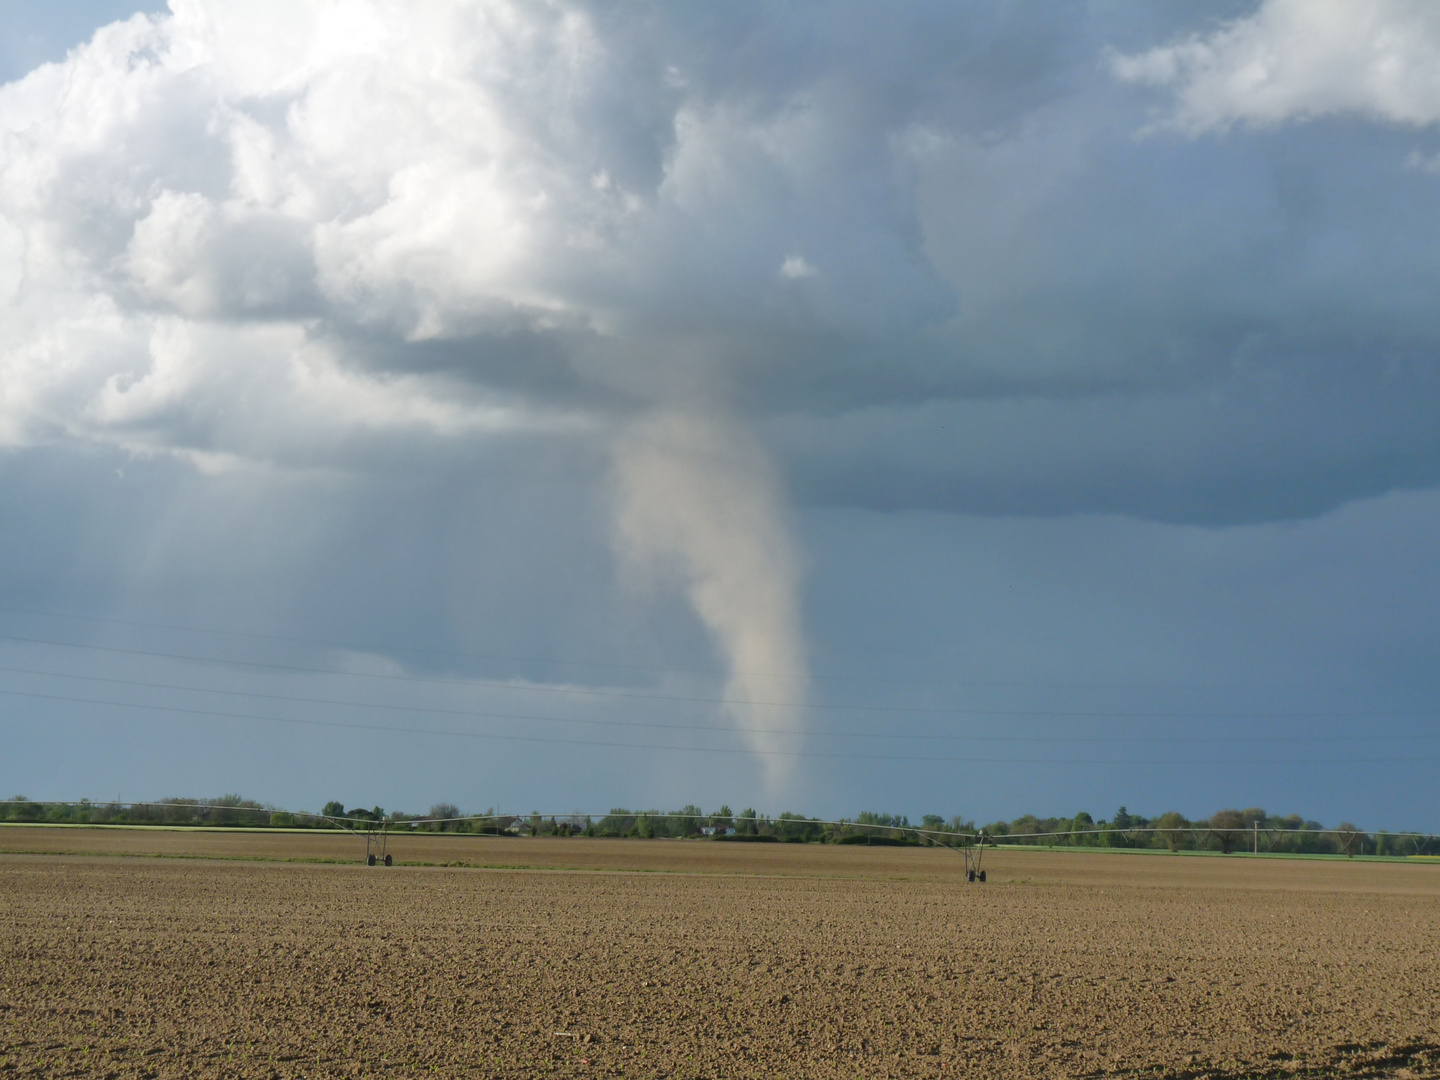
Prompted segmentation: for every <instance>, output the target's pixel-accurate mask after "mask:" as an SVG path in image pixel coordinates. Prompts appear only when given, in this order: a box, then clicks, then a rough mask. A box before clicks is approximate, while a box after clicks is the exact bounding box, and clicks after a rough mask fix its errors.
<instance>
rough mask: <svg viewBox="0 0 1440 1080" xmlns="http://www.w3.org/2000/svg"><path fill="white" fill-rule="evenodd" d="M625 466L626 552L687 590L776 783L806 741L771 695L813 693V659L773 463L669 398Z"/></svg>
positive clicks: (638, 431)
mask: <svg viewBox="0 0 1440 1080" xmlns="http://www.w3.org/2000/svg"><path fill="white" fill-rule="evenodd" d="M615 474H616V479H615V486H616V520H615V542H616V547H617V550H618V552H619V554H620V557H621V558H622V559H623V560H624V561H625V563H626V564H627V565H628V566H629V568H630V569H631V570H632V571H633V572H635V573H637V574H638V575H640V576H641V577H642V578H650V579H666V580H670V581H673V582H675V583H677V584H678V585H679V586H680V587H681V588H682V589H683V590H684V591H685V594H686V596H687V597H688V599H689V601H690V604H691V606H692V607H693V608H694V609H695V613H696V615H698V616H699V617H700V619H701V621H702V622H703V623H704V624H705V627H706V629H707V630H708V631H709V632H710V635H711V637H712V639H713V640H714V643H715V648H716V650H717V652H718V653H719V654H720V657H721V659H722V660H723V661H724V663H725V664H726V665H727V668H728V670H729V676H728V679H727V682H726V686H725V698H726V699H727V702H728V704H727V705H725V706H724V707H725V709H726V710H727V711H728V712H729V713H730V714H731V716H732V717H733V718H734V719H735V721H736V723H737V725H738V726H740V727H742V728H744V729H745V730H744V735H745V738H746V740H747V742H748V743H749V745H750V746H751V747H752V748H753V749H754V750H755V751H756V752H757V753H758V754H760V755H762V756H763V760H764V763H765V774H766V778H767V781H768V786H769V787H770V789H771V790H772V791H778V790H779V789H780V788H781V787H782V786H783V782H784V781H785V779H786V777H787V776H788V775H789V773H790V768H791V758H790V757H788V756H787V752H793V751H794V750H796V749H798V746H797V743H796V738H795V736H792V735H787V734H783V733H782V730H781V729H783V728H784V727H785V721H786V720H787V719H788V715H787V714H788V713H789V712H790V710H788V709H787V708H785V707H784V706H777V705H774V704H770V703H769V702H774V701H776V700H777V699H778V700H783V701H800V700H803V695H804V693H805V682H806V665H805V645H804V636H803V633H802V630H801V623H800V610H799V609H800V604H799V587H800V559H799V556H798V554H797V552H796V549H795V541H794V539H793V537H792V535H791V532H790V529H789V527H788V525H787V522H786V513H785V500H784V494H783V491H782V489H781V485H780V481H779V479H778V477H777V476H776V473H775V469H774V467H773V465H772V464H771V462H770V461H769V459H768V458H767V457H766V455H765V453H764V452H763V450H762V449H761V448H760V446H759V444H758V443H757V442H756V441H755V439H754V438H752V437H751V436H750V435H749V434H748V433H747V432H746V431H745V430H744V429H743V428H742V427H740V426H739V425H738V424H736V423H735V422H733V421H729V420H725V419H723V418H720V417H718V416H716V415H715V414H713V413H700V412H696V411H684V410H662V411H659V412H656V413H654V414H653V415H650V416H647V417H645V418H644V419H641V420H639V421H636V422H635V423H633V424H632V425H630V426H629V427H628V428H626V429H625V430H624V431H623V432H622V434H621V435H620V436H619V438H618V439H617V440H616V444H615ZM776 676H779V677H780V678H778V679H777V678H776ZM777 690H778V692H777ZM790 726H791V727H793V726H794V725H793V724H791V725H790Z"/></svg>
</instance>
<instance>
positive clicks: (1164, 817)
mask: <svg viewBox="0 0 1440 1080" xmlns="http://www.w3.org/2000/svg"><path fill="white" fill-rule="evenodd" d="M1189 824H1190V823H1189V822H1188V821H1186V820H1185V815H1184V814H1182V813H1180V812H1179V811H1176V810H1170V811H1168V812H1166V813H1164V814H1161V815H1160V816H1159V817H1158V818H1156V819H1155V828H1156V829H1160V830H1162V831H1161V832H1157V833H1156V834H1155V835H1156V836H1158V837H1159V838H1160V839H1161V840H1163V841H1164V842H1165V846H1166V847H1168V848H1169V849H1170V850H1171V851H1179V850H1180V845H1181V843H1182V842H1183V840H1184V834H1183V833H1179V832H1175V831H1174V830H1176V829H1184V828H1186V827H1187V826H1188V825H1189Z"/></svg>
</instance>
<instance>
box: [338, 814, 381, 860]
mask: <svg viewBox="0 0 1440 1080" xmlns="http://www.w3.org/2000/svg"><path fill="white" fill-rule="evenodd" d="M325 820H326V821H332V822H334V823H335V824H336V825H339V826H340V828H342V829H344V830H345V831H346V832H348V833H351V834H352V835H354V836H363V837H365V865H366V866H375V865H376V864H380V863H383V864H384V865H385V866H394V865H395V856H393V855H391V854H390V853H389V852H388V851H386V850H385V846H386V842H387V841H388V840H389V839H390V822H389V821H388V820H385V819H382V820H380V821H373V820H367V821H366V822H365V831H364V832H363V833H362V832H360V831H358V830H357V829H355V828H353V827H351V825H350V821H351V820H352V819H350V818H337V817H330V818H326V819H325Z"/></svg>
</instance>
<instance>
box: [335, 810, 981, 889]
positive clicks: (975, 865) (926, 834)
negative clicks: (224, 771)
mask: <svg viewBox="0 0 1440 1080" xmlns="http://www.w3.org/2000/svg"><path fill="white" fill-rule="evenodd" d="M309 816H313V817H319V818H322V819H323V820H325V821H330V822H333V823H334V824H336V825H338V826H339V827H340V828H342V829H344V830H345V831H346V832H349V833H353V834H354V835H356V836H363V837H364V838H365V862H366V863H367V864H368V865H370V866H374V865H376V863H377V862H383V863H384V864H385V865H386V866H393V865H394V862H393V861H392V857H391V856H390V855H389V854H388V853H387V852H386V850H385V844H386V840H387V839H388V837H389V830H390V826H391V824H392V822H390V821H388V820H381V821H367V820H365V819H363V818H359V819H352V818H336V817H329V816H327V815H323V814H314V815H309ZM532 816H535V817H541V818H546V817H549V818H557V819H558V818H560V817H581V816H583V817H594V816H595V815H593V814H585V815H579V814H539V815H532ZM601 816H602V817H603V816H608V815H601ZM620 816H622V817H633V818H636V819H641V818H670V819H674V818H679V819H681V820H682V821H706V820H709V818H710V817H712V816H713V815H710V814H666V813H653V814H652V813H648V812H646V811H636V812H633V813H629V814H623V815H620ZM515 820H518V819H517V818H516V816H515V815H513V814H463V815H461V816H460V817H448V818H416V819H415V820H414V821H413V822H403V823H396V824H404V825H410V826H411V827H412V828H413V827H415V826H417V825H449V824H454V823H458V822H462V821H493V822H500V821H506V822H510V821H515ZM804 820H805V823H806V824H808V825H836V826H840V827H842V828H843V827H850V828H857V829H884V830H885V831H886V832H894V833H899V834H900V835H901V836H904V835H905V834H906V833H913V834H915V835H916V836H917V837H920V838H922V839H925V840H928V841H930V842H931V843H932V844H934V845H935V846H936V847H943V848H945V849H946V850H947V851H954V852H956V853H957V854H960V855H962V856H964V858H965V880H966V881H977V882H981V883H982V884H983V883H984V881H985V871H984V869H983V868H982V867H981V865H980V863H981V861H982V860H983V859H984V857H985V845H986V844H987V843H988V844H991V845H993V844H994V843H995V838H994V837H990V836H986V835H985V830H984V829H979V830H977V831H976V832H973V833H954V832H940V831H938V830H935V829H917V828H915V827H914V826H910V825H871V824H869V823H865V824H859V823H857V822H854V821H823V820H821V819H819V818H805V819H804ZM355 825H361V826H363V829H356V828H354V827H353V826H355Z"/></svg>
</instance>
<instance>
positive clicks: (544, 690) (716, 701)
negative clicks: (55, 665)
mask: <svg viewBox="0 0 1440 1080" xmlns="http://www.w3.org/2000/svg"><path fill="white" fill-rule="evenodd" d="M0 641H15V642H23V643H25V644H30V645H53V646H57V647H59V648H66V649H82V650H86V651H89V652H102V653H112V654H118V655H123V656H144V657H148V658H151V659H160V660H180V661H185V662H190V663H200V664H217V665H221V666H229V667H241V668H258V669H264V670H269V671H285V672H292V673H297V674H306V675H333V676H339V677H342V678H354V679H373V680H382V681H386V682H399V683H419V684H426V685H435V686H469V687H484V688H487V689H498V690H506V691H515V692H523V693H539V694H565V695H570V696H575V697H602V698H624V699H627V700H631V701H666V702H684V703H687V704H699V705H742V706H747V707H753V706H760V707H765V708H787V709H809V710H816V711H827V710H828V711H837V712H869V713H902V714H903V713H910V714H914V715H934V716H971V715H973V716H1074V717H1091V718H1121V719H1123V718H1125V717H1127V716H1129V717H1134V718H1137V719H1140V718H1143V719H1151V718H1153V719H1167V718H1168V719H1195V718H1201V717H1213V716H1216V715H1223V714H1217V713H1213V712H1189V713H1182V712H1171V713H1165V712H1148V713H1138V712H1137V713H1115V712H1099V711H1096V712H1082V711H1063V710H1040V709H1028V710H1026V709H956V708H936V707H933V706H905V705H836V704H822V703H819V702H810V701H751V700H746V699H740V698H716V697H696V696H690V695H682V694H640V693H634V692H631V691H625V690H597V689H589V688H583V687H571V686H536V685H533V684H523V685H518V684H516V683H513V682H500V681H496V680H487V679H444V678H438V677H435V676H420V675H395V674H385V673H379V672H367V671H340V670H337V669H334V668H313V667H302V666H299V665H293V664H277V663H267V662H264V661H259V660H230V659H226V658H225V657H215V656H195V655H192V654H187V653H168V652H158V651H152V650H145V649H122V648H119V647H117V646H111V645H84V644H80V643H78V642H73V641H54V640H51V639H48V638H31V637H21V636H19V635H16V634H0ZM1243 715H1245V716H1252V717H1273V718H1294V719H1304V718H1317V717H1336V718H1349V719H1366V718H1371V717H1376V716H1388V717H1436V716H1440V712H1437V711H1436V710H1430V709H1427V710H1414V711H1410V710H1394V711H1386V712H1383V713H1378V712H1367V711H1359V712H1330V711H1324V710H1296V711H1287V712H1269V713H1263V712H1262V713H1245V714H1243Z"/></svg>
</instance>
